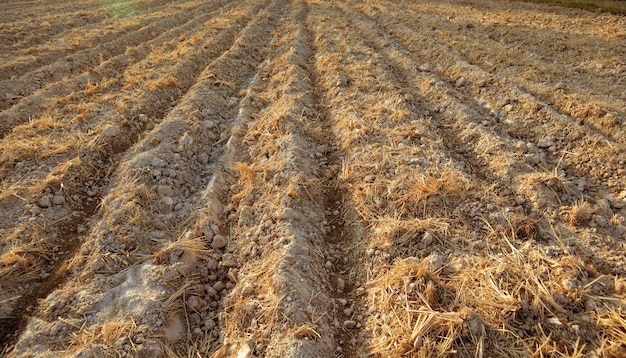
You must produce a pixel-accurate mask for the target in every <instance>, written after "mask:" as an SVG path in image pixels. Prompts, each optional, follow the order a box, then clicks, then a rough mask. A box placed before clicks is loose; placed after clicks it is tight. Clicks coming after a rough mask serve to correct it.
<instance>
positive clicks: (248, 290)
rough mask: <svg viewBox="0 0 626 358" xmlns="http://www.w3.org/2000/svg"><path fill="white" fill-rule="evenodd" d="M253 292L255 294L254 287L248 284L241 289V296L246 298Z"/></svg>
mask: <svg viewBox="0 0 626 358" xmlns="http://www.w3.org/2000/svg"><path fill="white" fill-rule="evenodd" d="M252 292H254V286H253V285H252V284H251V283H249V282H246V283H245V284H244V285H243V288H242V289H241V295H242V296H244V297H246V296H250V294H252Z"/></svg>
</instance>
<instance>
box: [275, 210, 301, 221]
mask: <svg viewBox="0 0 626 358" xmlns="http://www.w3.org/2000/svg"><path fill="white" fill-rule="evenodd" d="M276 218H277V219H279V220H289V219H299V218H300V214H299V213H298V212H297V211H295V210H294V209H291V208H285V209H284V210H283V211H282V212H280V213H278V215H277V216H276Z"/></svg>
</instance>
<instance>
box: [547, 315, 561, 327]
mask: <svg viewBox="0 0 626 358" xmlns="http://www.w3.org/2000/svg"><path fill="white" fill-rule="evenodd" d="M548 322H550V323H552V324H553V325H556V326H562V325H563V322H561V320H560V319H558V318H556V317H550V318H548Z"/></svg>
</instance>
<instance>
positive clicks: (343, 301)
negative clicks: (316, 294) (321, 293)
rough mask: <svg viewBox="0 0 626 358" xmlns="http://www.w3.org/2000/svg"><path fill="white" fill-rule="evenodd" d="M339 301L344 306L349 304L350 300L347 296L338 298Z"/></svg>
mask: <svg viewBox="0 0 626 358" xmlns="http://www.w3.org/2000/svg"><path fill="white" fill-rule="evenodd" d="M337 302H339V304H340V305H342V306H345V305H347V304H348V300H346V299H345V298H338V299H337Z"/></svg>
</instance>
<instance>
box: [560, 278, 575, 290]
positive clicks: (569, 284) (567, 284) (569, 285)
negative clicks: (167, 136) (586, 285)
mask: <svg viewBox="0 0 626 358" xmlns="http://www.w3.org/2000/svg"><path fill="white" fill-rule="evenodd" d="M561 285H562V286H563V288H564V289H566V290H568V291H574V290H576V288H577V286H578V285H576V281H574V279H572V278H568V279H565V280H563V282H561Z"/></svg>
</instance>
